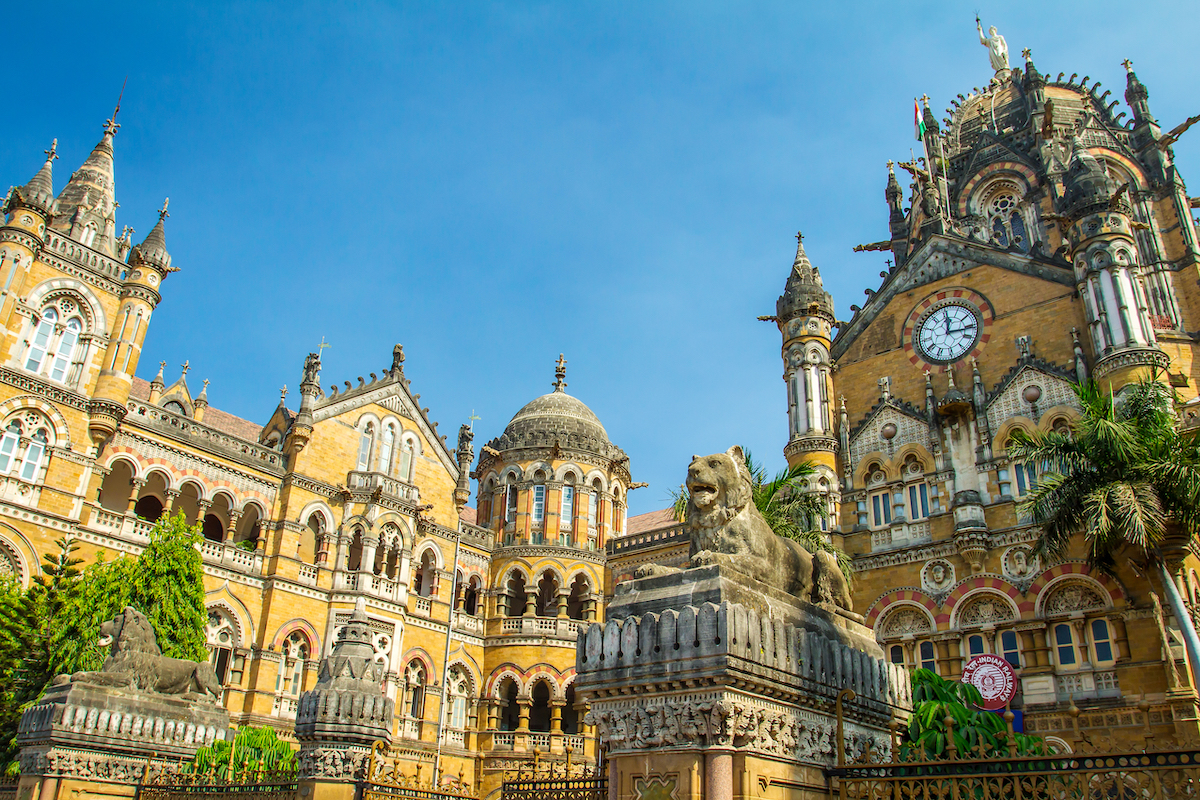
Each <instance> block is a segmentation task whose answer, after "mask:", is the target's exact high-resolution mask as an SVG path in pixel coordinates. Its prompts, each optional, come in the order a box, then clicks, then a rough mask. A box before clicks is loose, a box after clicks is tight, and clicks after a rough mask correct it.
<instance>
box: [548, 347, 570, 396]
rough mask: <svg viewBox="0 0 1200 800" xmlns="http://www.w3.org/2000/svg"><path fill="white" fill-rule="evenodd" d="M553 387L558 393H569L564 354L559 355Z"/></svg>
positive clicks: (555, 366)
mask: <svg viewBox="0 0 1200 800" xmlns="http://www.w3.org/2000/svg"><path fill="white" fill-rule="evenodd" d="M551 385H552V386H553V387H554V391H556V392H566V391H567V360H566V359H565V358H563V354H562V353H559V354H558V361H557V362H556V363H555V365H554V383H553V384H551Z"/></svg>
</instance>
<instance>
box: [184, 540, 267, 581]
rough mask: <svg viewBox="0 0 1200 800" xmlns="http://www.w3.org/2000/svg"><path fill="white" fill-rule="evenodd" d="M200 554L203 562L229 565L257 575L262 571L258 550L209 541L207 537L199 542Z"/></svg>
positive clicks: (223, 565) (261, 559)
mask: <svg viewBox="0 0 1200 800" xmlns="http://www.w3.org/2000/svg"><path fill="white" fill-rule="evenodd" d="M198 546H199V548H200V556H201V557H202V558H203V559H204V563H205V564H213V565H214V566H222V567H230V568H231V569H235V570H237V571H238V572H248V573H251V574H254V575H258V574H260V573H261V572H262V563H263V557H262V553H260V552H259V551H258V550H247V549H245V548H244V547H239V546H237V545H233V544H226V543H224V542H210V541H208V540H207V539H205V540H204V541H202V542H200V544H199V545H198Z"/></svg>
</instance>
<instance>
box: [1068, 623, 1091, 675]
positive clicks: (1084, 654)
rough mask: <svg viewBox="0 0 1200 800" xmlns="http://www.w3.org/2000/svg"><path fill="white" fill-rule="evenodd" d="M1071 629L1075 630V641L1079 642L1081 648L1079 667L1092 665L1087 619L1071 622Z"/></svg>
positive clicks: (1078, 645)
mask: <svg viewBox="0 0 1200 800" xmlns="http://www.w3.org/2000/svg"><path fill="white" fill-rule="evenodd" d="M1071 627H1073V628H1074V629H1075V640H1076V641H1077V642H1078V644H1077V647H1078V648H1079V666H1080V667H1083V668H1085V669H1086V668H1087V667H1090V666H1091V665H1092V658H1091V653H1090V651H1091V648H1090V647H1088V638H1089V637H1088V624H1087V620H1086V619H1076V620H1072V621H1071Z"/></svg>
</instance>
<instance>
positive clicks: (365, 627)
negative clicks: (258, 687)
mask: <svg viewBox="0 0 1200 800" xmlns="http://www.w3.org/2000/svg"><path fill="white" fill-rule="evenodd" d="M379 635H380V634H379V633H378V632H377V631H374V630H372V628H371V622H370V620H369V619H368V618H367V611H366V604H365V602H364V600H363V598H361V597H360V598H358V601H357V602H356V604H355V606H354V613H352V614H351V615H350V619H349V620H347V622H346V624H345V626H344V627H343V628H342V629H341V630H340V631H339V632H338V639H337V643H336V644H334V646H333V652H332V653H330V654H329V655H328V656H327V657H326V658H324V659H322V660H321V671H320V673H319V674H318V677H317V685H316V686H314V687H313V688H312V689H311V690H310V691H307V692H305V693H304V694H302V695H300V704H299V707H298V709H297V712H296V738H297V739H298V740H299V741H300V775H301V776H302V777H305V778H326V779H337V780H347V781H349V780H358V779H360V778H361V777H362V776H363V774H364V772H365V769H366V767H365V763H366V759H367V757H368V755H369V753H368V751H369V748H370V747H371V745H372V744H373V743H374V742H376V741H382V742H384V743H389V742H391V740H392V717H393V715H394V712H395V701H393V700H392V699H391V698H389V697H386V696H385V695H384V693H383V679H384V676H385V672H386V670H387V664H386V663H385V662H380V661H379V660H378V659H377V658H376V638H377V637H378V636H379ZM387 647H388V648H390V647H391V641H390V638H389V640H388V642H387Z"/></svg>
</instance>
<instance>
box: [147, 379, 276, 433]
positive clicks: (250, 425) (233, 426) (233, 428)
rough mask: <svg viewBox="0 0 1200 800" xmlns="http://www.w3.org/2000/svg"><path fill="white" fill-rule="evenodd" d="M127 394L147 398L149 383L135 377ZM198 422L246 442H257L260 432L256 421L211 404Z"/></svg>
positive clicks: (260, 429) (259, 426) (260, 427)
mask: <svg viewBox="0 0 1200 800" xmlns="http://www.w3.org/2000/svg"><path fill="white" fill-rule="evenodd" d="M129 395H130V397H132V398H133V399H135V400H149V399H150V384H149V383H148V382H147V381H144V380H142V379H141V378H138V377H135V378H134V379H133V385H132V386H131V387H130V389H129ZM200 424H201V425H207V426H208V427H210V428H216V429H217V430H219V431H221V432H222V433H228V434H229V435H230V436H236V437H237V438H239V439H244V440H245V441H248V442H257V441H258V435H259V434H260V433H262V425H259V424H258V423H257V422H251V421H250V420H248V419H242V418H241V417H235V416H234V415H233V414H229V413H226V412H224V411H222V410H221V409H219V408H213V407H212V406H209V407H208V408H206V409H204V421H203V422H201V423H200Z"/></svg>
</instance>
